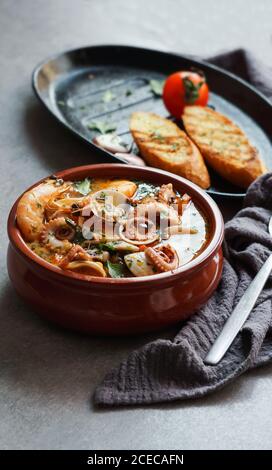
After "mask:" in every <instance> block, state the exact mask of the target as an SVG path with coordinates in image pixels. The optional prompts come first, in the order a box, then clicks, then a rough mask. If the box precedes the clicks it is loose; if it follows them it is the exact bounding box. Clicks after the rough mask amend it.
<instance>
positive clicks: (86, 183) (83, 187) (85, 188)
mask: <svg viewBox="0 0 272 470" xmlns="http://www.w3.org/2000/svg"><path fill="white" fill-rule="evenodd" d="M74 186H75V188H76V190H77V191H78V192H79V193H80V194H83V196H87V194H89V192H90V190H91V181H90V178H85V179H84V180H82V181H77V182H75V183H74Z"/></svg>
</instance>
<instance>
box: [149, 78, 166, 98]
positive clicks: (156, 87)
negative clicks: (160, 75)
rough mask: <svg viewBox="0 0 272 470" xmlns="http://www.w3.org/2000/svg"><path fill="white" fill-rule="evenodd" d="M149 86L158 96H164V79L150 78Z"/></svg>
mask: <svg viewBox="0 0 272 470" xmlns="http://www.w3.org/2000/svg"><path fill="white" fill-rule="evenodd" d="M149 86H150V88H151V91H152V92H153V93H154V95H156V96H162V91H163V87H164V80H150V82H149Z"/></svg>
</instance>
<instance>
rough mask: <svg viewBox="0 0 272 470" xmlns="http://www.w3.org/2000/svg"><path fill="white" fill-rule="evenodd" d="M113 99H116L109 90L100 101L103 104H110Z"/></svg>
mask: <svg viewBox="0 0 272 470" xmlns="http://www.w3.org/2000/svg"><path fill="white" fill-rule="evenodd" d="M115 98H116V95H115V94H114V93H112V92H111V91H110V90H107V91H105V93H104V95H103V96H102V101H104V103H110V102H111V101H113V100H115Z"/></svg>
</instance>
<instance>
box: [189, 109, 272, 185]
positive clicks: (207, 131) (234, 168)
mask: <svg viewBox="0 0 272 470" xmlns="http://www.w3.org/2000/svg"><path fill="white" fill-rule="evenodd" d="M182 118H183V122H184V126H185V129H186V132H187V133H188V135H189V136H190V137H191V139H192V140H193V141H194V142H195V143H196V145H197V146H198V148H199V149H200V151H201V153H202V155H203V157H204V159H205V160H206V162H207V163H208V164H209V165H210V166H211V167H212V168H213V169H214V170H215V171H216V172H217V173H219V174H220V175H221V176H223V178H225V179H227V180H228V181H230V182H231V183H234V184H236V185H237V186H241V187H242V188H247V187H248V186H249V185H250V184H251V183H252V181H254V180H255V179H256V178H258V176H260V175H262V174H263V173H265V172H266V171H267V170H266V168H265V165H264V164H263V162H262V160H261V158H260V156H259V153H258V151H257V149H256V148H255V147H253V146H252V145H251V143H250V142H249V140H248V138H247V136H246V135H245V133H244V132H243V131H242V130H241V129H240V128H239V127H238V126H237V125H236V124H234V123H233V122H232V121H231V120H230V119H228V118H227V117H226V116H224V115H223V114H220V113H218V112H217V111H214V110H213V109H211V108H207V107H206V108H205V107H202V106H186V107H185V109H184V113H183V116H182Z"/></svg>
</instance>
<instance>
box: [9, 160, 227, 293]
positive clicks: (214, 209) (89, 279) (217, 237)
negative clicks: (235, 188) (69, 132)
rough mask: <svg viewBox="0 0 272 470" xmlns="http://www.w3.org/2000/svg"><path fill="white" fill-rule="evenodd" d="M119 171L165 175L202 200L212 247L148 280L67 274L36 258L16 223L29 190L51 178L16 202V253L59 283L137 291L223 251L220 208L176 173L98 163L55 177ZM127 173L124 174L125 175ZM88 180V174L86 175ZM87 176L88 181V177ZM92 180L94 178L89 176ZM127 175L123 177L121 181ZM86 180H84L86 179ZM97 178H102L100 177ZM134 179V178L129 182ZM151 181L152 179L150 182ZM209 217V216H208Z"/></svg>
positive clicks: (12, 217)
mask: <svg viewBox="0 0 272 470" xmlns="http://www.w3.org/2000/svg"><path fill="white" fill-rule="evenodd" d="M113 168H114V170H115V171H116V170H120V171H121V173H122V172H123V170H126V171H128V172H132V173H133V172H136V173H139V172H142V173H143V176H142V179H143V180H146V179H147V180H148V175H150V177H151V176H152V174H159V175H163V176H165V177H166V179H167V178H169V179H170V180H172V182H174V184H175V182H176V183H178V184H180V183H181V184H182V185H183V186H185V191H187V190H188V192H189V193H190V192H191V193H193V196H192V198H193V197H194V195H197V198H198V199H201V200H202V202H203V204H204V205H205V208H206V210H207V211H210V214H212V216H213V224H214V232H213V235H212V237H211V239H210V240H209V243H208V244H207V246H206V247H205V248H204V249H203V251H202V252H201V253H200V254H199V255H198V256H196V257H195V258H193V259H192V260H191V261H189V262H188V263H186V264H184V265H182V266H180V267H178V268H177V269H175V270H173V271H168V272H165V273H159V274H154V275H149V276H141V277H128V278H108V277H96V276H86V275H84V274H78V273H73V272H70V271H64V270H62V269H61V268H59V267H58V266H55V265H53V264H51V263H49V262H48V261H46V260H44V259H43V258H41V257H39V256H38V255H36V254H35V253H34V252H33V251H31V249H30V248H29V247H28V246H27V244H26V242H25V241H24V239H23V237H22V235H21V233H20V229H19V227H18V226H17V223H16V210H17V205H18V202H19V200H20V199H21V197H22V196H23V194H24V193H25V192H27V191H29V190H30V189H32V188H34V187H35V186H38V185H39V184H40V183H42V182H43V181H45V180H46V179H48V178H49V177H50V176H52V175H49V176H46V177H44V178H42V179H41V180H39V181H37V182H36V183H34V184H33V185H31V186H29V187H28V188H27V189H26V190H25V191H24V192H23V193H22V194H21V195H20V196H19V197H18V198H17V199H16V201H15V202H14V204H13V206H12V208H11V210H10V213H9V217H8V224H7V231H8V236H9V240H10V242H11V244H12V246H13V247H14V248H15V249H16V251H17V252H19V253H20V254H21V255H22V256H23V257H24V258H25V259H26V260H27V261H28V262H34V263H35V264H37V265H38V267H39V268H40V269H41V270H42V271H44V273H47V274H48V273H50V272H51V273H52V275H53V276H54V277H55V276H56V277H57V278H59V279H62V280H63V281H64V280H66V281H68V282H69V280H70V281H73V282H79V283H80V284H82V283H83V284H87V285H90V284H92V285H93V284H95V285H97V286H101V285H103V286H105V285H110V286H113V285H115V286H124V285H128V284H129V285H131V286H132V285H134V286H135V287H139V285H145V286H147V285H153V284H156V283H161V282H162V281H169V280H174V279H176V278H179V277H185V276H189V275H190V274H192V273H193V272H195V271H198V270H199V269H200V268H201V267H203V265H205V264H206V263H207V262H208V260H209V259H211V258H212V257H213V256H214V255H215V254H216V253H217V251H218V249H219V248H220V247H221V245H222V242H223V237H224V221H223V217H222V214H221V212H220V209H219V207H218V206H217V204H216V202H215V201H214V200H213V199H212V198H211V197H210V196H209V194H207V193H206V192H205V191H204V190H203V189H201V188H200V187H199V186H197V185H196V184H194V183H192V182H191V181H189V180H187V179H185V178H183V177H181V176H178V175H176V174H174V173H170V172H167V171H164V170H160V169H157V168H153V167H139V166H132V165H127V164H115V163H114V164H113V163H99V164H89V165H83V166H76V167H71V168H68V169H64V170H60V171H57V172H56V173H54V176H56V177H58V178H63V179H64V180H65V179H69V178H71V179H72V180H73V179H74V180H76V174H77V173H88V172H89V173H90V174H91V173H92V172H97V171H98V173H99V171H100V170H103V171H105V173H109V174H107V176H109V177H110V176H111V175H110V173H111V171H112V170H113ZM126 171H125V172H126ZM86 176H87V174H86ZM86 176H85V177H86ZM90 176H91V175H90ZM122 176H124V175H122V174H121V175H120V177H122ZM83 177H84V176H83ZM97 177H101V175H100V176H98V175H97ZM112 177H118V176H116V175H112ZM131 177H133V174H132V175H131V176H130V177H128V176H127V178H131ZM151 179H152V178H151ZM209 217H210V215H209Z"/></svg>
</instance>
